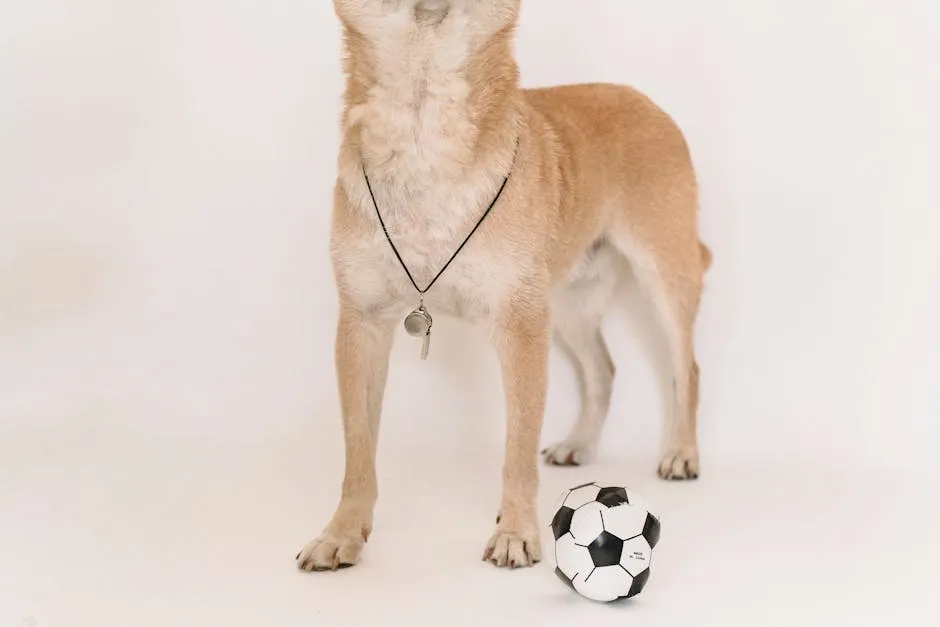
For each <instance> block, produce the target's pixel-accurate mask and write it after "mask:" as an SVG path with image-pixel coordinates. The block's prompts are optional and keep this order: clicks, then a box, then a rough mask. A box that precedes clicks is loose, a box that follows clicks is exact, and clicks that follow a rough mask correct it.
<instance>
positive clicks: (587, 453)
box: [542, 440, 594, 466]
mask: <svg viewBox="0 0 940 627" xmlns="http://www.w3.org/2000/svg"><path fill="white" fill-rule="evenodd" d="M593 457H594V446H593V445H591V444H590V443H587V442H578V441H572V440H565V441H563V442H559V443H557V444H553V445H552V446H549V447H548V448H546V449H544V450H543V451H542V458H543V459H544V460H545V463H547V464H550V465H552V466H581V465H583V464H586V463H588V462H589V461H591V459H592V458H593Z"/></svg>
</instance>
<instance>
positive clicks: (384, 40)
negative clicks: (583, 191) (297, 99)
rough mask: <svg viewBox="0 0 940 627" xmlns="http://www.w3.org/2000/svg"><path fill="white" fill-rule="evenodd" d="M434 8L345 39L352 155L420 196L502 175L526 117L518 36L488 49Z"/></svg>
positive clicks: (494, 39) (461, 21)
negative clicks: (433, 184) (432, 187)
mask: <svg viewBox="0 0 940 627" xmlns="http://www.w3.org/2000/svg"><path fill="white" fill-rule="evenodd" d="M436 6H437V5H435V4H434V3H433V2H429V3H427V6H426V7H424V9H425V11H424V12H423V13H422V12H413V13H403V14H402V15H401V16H395V17H396V18H397V19H393V18H392V17H390V18H389V19H388V20H387V21H386V22H385V23H384V24H383V28H382V29H377V30H375V31H373V32H370V33H368V34H363V33H360V32H354V31H352V30H349V29H347V31H346V52H347V58H346V71H347V86H346V92H345V110H344V115H343V123H344V129H345V132H346V136H347V137H346V138H347V143H348V146H349V148H350V150H352V151H353V152H354V153H356V154H355V156H356V157H357V158H358V159H360V160H361V161H362V162H363V163H365V165H366V167H367V168H368V169H369V170H370V175H373V176H375V177H376V179H385V182H386V184H389V185H394V186H396V187H399V188H400V189H403V190H405V189H411V190H412V191H415V192H419V191H420V190H421V188H422V185H424V184H425V183H427V182H428V181H438V182H440V181H448V180H450V181H454V182H456V181H457V180H459V179H460V178H461V177H465V176H468V175H470V176H472V175H474V173H475V172H477V171H480V170H484V171H485V172H488V173H489V174H492V173H493V172H499V171H503V172H505V170H506V168H507V167H508V166H509V164H510V163H511V160H512V156H513V153H514V149H515V141H516V136H517V124H518V120H519V117H520V113H519V102H520V95H519V94H520V91H519V84H518V68H517V65H516V63H515V60H514V58H513V56H512V50H511V43H512V42H511V38H512V30H511V29H506V31H504V32H500V33H497V34H496V35H488V36H487V37H486V39H485V40H481V39H480V38H481V35H480V34H479V33H476V32H474V27H473V23H472V20H470V19H469V18H467V17H466V16H462V15H459V14H449V15H448V14H447V13H446V5H442V6H444V8H443V9H441V11H436V10H435V7H436Z"/></svg>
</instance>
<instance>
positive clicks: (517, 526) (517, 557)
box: [483, 299, 551, 568]
mask: <svg viewBox="0 0 940 627" xmlns="http://www.w3.org/2000/svg"><path fill="white" fill-rule="evenodd" d="M495 340H496V346H497V351H498V354H499V360H500V364H501V367H502V376H503V387H504V391H505V397H506V451H505V460H504V464H503V495H502V501H501V506H500V516H499V521H498V522H497V525H496V531H495V533H494V534H493V535H492V537H491V538H490V540H489V542H488V543H487V546H486V550H485V551H484V554H483V559H484V560H489V561H492V562H493V563H494V564H496V565H497V566H509V567H510V568H517V567H521V566H531V565H533V564H535V563H537V562H539V561H540V560H541V559H542V549H541V542H540V534H539V527H538V515H537V509H536V506H537V500H538V486H539V478H538V455H539V439H540V436H541V431H542V420H543V417H544V412H545V397H546V394H547V386H548V356H549V346H550V340H551V325H550V321H549V309H548V303H547V302H542V301H541V300H535V299H533V300H527V301H525V302H518V301H517V302H514V303H513V304H511V305H510V306H509V307H508V309H507V311H506V312H505V313H504V315H502V316H500V320H499V323H498V324H497V328H496V337H495Z"/></svg>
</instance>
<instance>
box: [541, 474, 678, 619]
mask: <svg viewBox="0 0 940 627" xmlns="http://www.w3.org/2000/svg"><path fill="white" fill-rule="evenodd" d="M659 531H660V523H659V518H658V517H657V516H656V515H655V514H653V513H652V512H651V511H650V510H649V508H648V507H647V506H646V505H645V504H644V503H643V501H642V500H641V499H640V497H639V496H638V495H637V494H636V493H635V492H631V491H630V490H628V489H627V488H625V487H623V486H618V485H610V484H607V483H601V482H592V483H587V484H584V485H580V486H577V487H575V488H572V489H570V490H567V491H565V492H564V493H563V494H562V495H561V497H560V498H559V500H558V505H557V506H556V508H555V511H554V517H553V518H552V532H553V535H554V537H555V574H556V575H558V577H559V579H561V580H562V581H563V582H565V583H566V584H567V585H568V586H569V587H571V589H572V590H574V591H575V592H577V593H578V594H580V595H581V596H583V597H586V598H588V599H591V600H594V601H602V602H611V601H617V600H620V599H629V598H632V597H635V596H636V595H638V594H640V593H641V592H642V591H643V588H644V587H645V586H646V582H647V580H649V577H650V563H651V560H652V554H653V549H654V548H655V547H656V544H657V543H658V542H659Z"/></svg>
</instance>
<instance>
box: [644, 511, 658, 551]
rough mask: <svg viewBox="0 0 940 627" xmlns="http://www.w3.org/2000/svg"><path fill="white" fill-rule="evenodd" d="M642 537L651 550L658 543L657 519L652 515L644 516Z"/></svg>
mask: <svg viewBox="0 0 940 627" xmlns="http://www.w3.org/2000/svg"><path fill="white" fill-rule="evenodd" d="M643 537H644V538H646V541H647V542H648V543H649V545H650V548H651V549H655V548H656V543H657V542H659V519H658V518H656V517H655V516H653V515H652V514H647V515H646V524H645V525H643Z"/></svg>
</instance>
